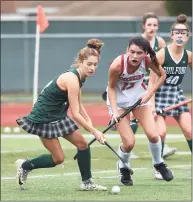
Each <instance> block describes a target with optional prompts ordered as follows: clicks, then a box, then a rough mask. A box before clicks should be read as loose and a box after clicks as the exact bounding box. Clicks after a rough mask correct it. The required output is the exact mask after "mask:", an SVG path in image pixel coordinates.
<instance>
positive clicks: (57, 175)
mask: <svg viewBox="0 0 193 202" xmlns="http://www.w3.org/2000/svg"><path fill="white" fill-rule="evenodd" d="M170 168H181V169H187V168H190V169H191V165H179V166H170ZM147 169H149V168H133V170H134V171H136V170H139V171H140V170H147ZM115 172H117V170H102V171H93V172H92V173H93V174H103V173H115ZM76 175H80V173H79V172H73V173H63V174H51V175H34V176H28V179H37V178H49V177H61V176H76ZM93 177H95V176H93ZM97 178H117V176H104V177H97ZM15 179H16V177H1V180H15Z"/></svg>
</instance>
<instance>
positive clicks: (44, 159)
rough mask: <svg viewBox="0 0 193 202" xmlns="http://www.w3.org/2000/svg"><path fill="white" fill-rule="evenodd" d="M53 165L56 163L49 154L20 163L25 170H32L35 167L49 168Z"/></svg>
mask: <svg viewBox="0 0 193 202" xmlns="http://www.w3.org/2000/svg"><path fill="white" fill-rule="evenodd" d="M55 166H56V163H55V162H54V161H53V158H52V155H51V154H43V155H41V156H38V157H36V158H34V159H31V160H27V161H26V162H24V163H23V164H22V168H23V169H25V170H33V169H37V168H51V167H55Z"/></svg>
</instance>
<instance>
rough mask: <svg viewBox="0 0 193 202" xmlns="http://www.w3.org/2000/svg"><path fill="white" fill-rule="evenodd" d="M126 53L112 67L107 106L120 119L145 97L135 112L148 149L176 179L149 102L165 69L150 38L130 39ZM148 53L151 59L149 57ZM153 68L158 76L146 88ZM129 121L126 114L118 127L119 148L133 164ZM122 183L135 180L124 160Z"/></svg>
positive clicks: (167, 176) (159, 166) (119, 164)
mask: <svg viewBox="0 0 193 202" xmlns="http://www.w3.org/2000/svg"><path fill="white" fill-rule="evenodd" d="M127 49H128V50H127V54H123V55H120V56H118V57H117V58H115V60H114V61H113V62H112V64H111V65H110V68H109V79H108V86H107V105H108V107H109V113H110V116H111V118H112V120H115V121H116V122H117V117H118V116H120V115H121V114H122V113H124V112H125V110H126V109H127V108H128V107H130V106H132V105H133V104H134V103H135V102H136V100H138V99H139V98H142V101H141V103H140V106H138V107H137V108H135V109H134V110H133V111H132V112H133V114H134V116H135V118H136V119H137V120H138V121H139V123H140V124H141V126H142V127H143V129H144V131H145V134H146V135H147V137H148V140H149V148H150V151H151V154H152V160H153V165H154V167H155V169H156V170H159V171H160V173H161V175H162V177H163V178H164V179H165V180H166V181H170V180H172V179H173V175H172V172H171V171H170V170H169V169H168V168H167V166H166V165H165V164H164V162H163V159H162V158H161V140H160V137H159V134H158V133H157V132H156V125H155V120H154V117H153V114H152V108H151V107H150V105H149V103H148V101H149V100H150V98H151V97H152V96H153V94H154V93H155V92H156V90H157V89H158V88H159V87H160V86H161V84H162V83H163V82H164V80H165V72H164V70H163V68H162V67H161V66H160V65H159V63H158V61H157V58H156V54H155V52H154V51H153V49H152V48H151V46H150V43H149V41H148V40H147V39H145V38H143V37H141V36H140V37H135V38H133V39H131V41H130V43H129V46H128V48H127ZM147 54H149V56H150V58H149V57H148V56H147ZM148 67H149V68H150V69H151V70H152V71H153V72H154V73H155V74H156V75H157V76H158V77H159V78H158V80H157V81H156V83H155V84H154V86H153V87H152V88H151V89H148V91H147V89H146V86H145V84H144V83H143V79H144V75H145V73H146V71H147V68H148ZM129 122H130V115H127V116H126V117H124V118H123V119H122V120H121V121H120V122H119V123H117V124H116V128H117V130H118V132H119V134H120V137H121V139H122V144H121V145H120V147H119V149H118V153H119V155H120V156H121V157H122V159H124V162H126V163H127V165H128V167H130V166H131V165H130V157H131V151H132V149H133V147H134V145H135V137H134V134H133V131H132V129H131V126H130V124H129ZM117 168H118V171H119V174H120V182H121V184H122V185H125V186H131V185H133V181H132V179H131V176H130V174H131V173H130V172H129V170H128V168H127V167H126V166H125V164H123V163H122V162H121V161H118V162H117Z"/></svg>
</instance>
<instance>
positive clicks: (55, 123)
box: [15, 39, 107, 191]
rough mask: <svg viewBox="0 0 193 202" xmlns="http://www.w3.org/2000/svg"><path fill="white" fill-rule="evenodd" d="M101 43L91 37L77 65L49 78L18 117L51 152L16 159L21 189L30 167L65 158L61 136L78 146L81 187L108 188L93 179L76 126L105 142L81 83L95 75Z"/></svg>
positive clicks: (53, 163) (85, 146)
mask: <svg viewBox="0 0 193 202" xmlns="http://www.w3.org/2000/svg"><path fill="white" fill-rule="evenodd" d="M102 45H103V43H102V41H100V40H97V39H91V40H89V41H88V43H87V46H86V47H85V48H83V49H82V50H80V52H79V53H78V56H77V59H76V60H75V64H74V65H75V67H76V68H70V69H69V70H67V71H65V72H64V73H62V74H61V75H59V76H57V77H56V78H54V79H53V80H52V81H50V82H49V83H48V84H47V85H46V86H45V87H44V89H43V90H42V92H41V93H40V95H39V97H38V100H37V102H36V103H35V104H34V106H33V109H32V111H31V112H30V113H29V114H28V115H26V116H25V117H22V118H19V119H17V123H18V125H19V126H20V127H22V128H23V129H24V130H25V131H26V132H28V133H30V134H34V135H37V136H39V138H40V140H41V142H42V144H43V146H44V147H45V148H46V149H47V150H48V151H49V152H50V154H42V155H40V156H38V157H35V158H32V159H27V160H26V159H18V160H16V162H15V163H16V167H17V183H18V185H19V186H20V187H21V188H22V189H24V188H25V184H26V180H27V176H28V174H29V172H30V171H32V170H35V169H39V168H51V167H55V166H56V165H58V164H61V163H63V162H64V152H63V149H62V147H61V144H60V142H59V139H58V138H59V137H62V138H65V139H66V140H68V141H69V142H71V143H72V144H73V145H74V146H75V147H77V149H78V156H77V162H78V166H79V170H80V174H81V177H82V183H81V185H80V190H101V191H103V190H104V191H105V190H107V188H106V187H104V186H101V185H98V184H95V183H94V181H93V180H92V175H91V156H90V148H89V147H88V144H87V141H86V140H85V139H84V137H83V136H82V134H81V133H80V131H79V130H78V126H77V124H79V125H80V126H82V127H83V128H84V129H85V130H87V131H88V132H90V133H92V134H93V135H94V136H95V137H96V139H97V140H98V141H99V142H100V143H101V144H104V136H103V133H101V132H100V131H99V130H97V129H96V128H94V127H93V125H92V121H91V119H90V118H89V116H88V114H87V112H86V110H85V108H84V107H83V105H82V103H81V87H82V85H83V84H84V82H85V80H86V79H87V77H91V76H93V75H94V73H95V71H96V69H97V66H98V63H99V59H100V49H101V47H102ZM68 109H70V110H71V114H72V119H71V118H70V117H69V116H68V115H67V110H68ZM75 122H77V124H76V123H75ZM64 186H65V184H64Z"/></svg>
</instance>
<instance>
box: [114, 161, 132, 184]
mask: <svg viewBox="0 0 193 202" xmlns="http://www.w3.org/2000/svg"><path fill="white" fill-rule="evenodd" d="M117 170H118V172H119V176H120V184H121V185H124V186H133V180H132V179H131V173H130V171H129V169H128V168H119V161H118V162H117Z"/></svg>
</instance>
